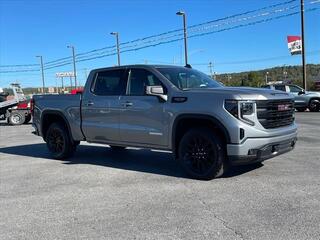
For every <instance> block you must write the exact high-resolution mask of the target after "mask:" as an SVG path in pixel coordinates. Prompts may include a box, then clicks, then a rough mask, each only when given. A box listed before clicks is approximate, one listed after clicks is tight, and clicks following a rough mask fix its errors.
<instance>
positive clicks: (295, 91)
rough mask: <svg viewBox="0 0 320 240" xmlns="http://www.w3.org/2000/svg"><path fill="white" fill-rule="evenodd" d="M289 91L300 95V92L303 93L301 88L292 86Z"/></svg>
mask: <svg viewBox="0 0 320 240" xmlns="http://www.w3.org/2000/svg"><path fill="white" fill-rule="evenodd" d="M289 90H290V92H291V93H299V92H301V91H302V89H300V88H299V87H297V86H291V85H289Z"/></svg>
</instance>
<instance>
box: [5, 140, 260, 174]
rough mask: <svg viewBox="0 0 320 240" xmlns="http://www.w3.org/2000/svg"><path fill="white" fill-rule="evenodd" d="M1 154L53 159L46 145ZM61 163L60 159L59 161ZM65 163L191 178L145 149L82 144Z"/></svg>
mask: <svg viewBox="0 0 320 240" xmlns="http://www.w3.org/2000/svg"><path fill="white" fill-rule="evenodd" d="M0 153H6V154H12V155H20V156H28V157H34V158H42V159H48V160H53V161H55V160H54V159H52V158H51V157H50V154H49V152H48V150H47V147H46V145H45V143H39V144H30V145H20V146H13V147H5V148H0ZM56 161H59V160H56ZM61 162H63V163H64V164H70V165H71V164H92V165H99V166H104V167H110V168H117V169H124V170H130V171H137V172H146V173H153V174H159V175H166V176H172V177H179V178H188V176H186V174H185V173H184V172H183V171H182V170H181V168H180V166H179V164H178V162H177V161H174V160H173V158H172V154H171V153H168V152H158V151H157V152H155V151H151V150H145V149H125V150H121V151H114V150H112V149H110V148H109V147H107V146H105V147H104V146H88V145H80V146H78V148H77V151H76V153H75V154H74V156H73V157H71V158H69V159H67V160H63V161H61ZM261 166H262V164H260V165H259V164H258V165H251V166H240V167H237V168H232V169H230V170H229V172H228V173H227V174H226V175H225V176H224V177H233V176H237V175H241V174H244V173H246V172H249V171H252V170H254V169H256V168H259V167H261Z"/></svg>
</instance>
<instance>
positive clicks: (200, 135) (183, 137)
mask: <svg viewBox="0 0 320 240" xmlns="http://www.w3.org/2000/svg"><path fill="white" fill-rule="evenodd" d="M33 101H34V102H33V106H34V108H33V126H34V128H35V131H34V133H35V134H36V135H39V136H42V137H43V139H44V141H45V142H46V143H47V147H48V149H49V151H50V152H51V154H52V156H53V158H56V159H65V158H68V157H70V156H71V155H72V154H73V152H74V151H75V149H76V147H77V145H78V144H79V143H80V141H87V142H91V143H103V144H108V145H110V146H111V148H112V149H113V150H121V149H124V148H126V147H129V146H132V147H140V148H152V149H164V150H171V151H172V152H173V156H174V158H176V159H177V160H178V161H179V162H180V164H181V166H182V167H183V169H184V170H185V171H186V172H187V173H188V174H189V175H190V176H191V177H193V178H197V179H212V178H215V177H218V176H221V175H222V174H223V173H224V172H225V171H226V169H227V166H229V165H240V164H251V163H256V162H261V161H264V160H266V159H268V158H272V157H275V156H277V155H280V154H283V153H285V152H288V151H290V150H292V149H293V148H294V146H295V143H296V140H297V126H296V124H295V121H294V107H293V104H294V102H293V97H292V96H291V95H290V94H288V93H285V92H278V91H272V90H267V89H257V88H235V87H223V86H222V85H221V84H219V83H218V82H217V81H215V80H213V79H211V78H210V77H208V76H207V75H206V74H204V73H201V72H199V71H197V70H194V69H192V68H190V67H177V66H161V65H131V66H121V67H112V68H102V69H95V70H93V71H91V73H90V75H89V77H88V79H87V82H86V85H85V87H84V89H83V93H82V94H75V95H71V94H69V95H37V96H35V97H34V98H33Z"/></svg>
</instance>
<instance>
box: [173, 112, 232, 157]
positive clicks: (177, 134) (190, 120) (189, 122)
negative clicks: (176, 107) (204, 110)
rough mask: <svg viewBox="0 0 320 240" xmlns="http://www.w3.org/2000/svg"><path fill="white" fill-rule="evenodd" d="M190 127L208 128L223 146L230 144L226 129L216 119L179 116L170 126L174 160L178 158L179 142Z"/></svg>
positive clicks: (200, 116) (196, 115)
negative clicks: (216, 134)
mask: <svg viewBox="0 0 320 240" xmlns="http://www.w3.org/2000/svg"><path fill="white" fill-rule="evenodd" d="M199 124H200V125H199ZM190 126H192V127H193V126H194V127H196V126H199V127H208V128H209V129H211V130H213V131H215V132H217V133H218V134H219V135H220V136H221V137H222V140H223V142H224V143H225V144H227V143H230V142H231V140H230V139H231V138H230V134H229V132H228V130H227V128H226V127H225V126H224V125H223V124H222V123H221V122H220V121H219V120H218V119H217V118H215V117H213V116H210V115H206V114H181V115H179V116H177V117H176V118H175V120H174V123H173V126H172V138H171V140H172V141H171V147H172V152H173V154H174V157H175V158H176V157H178V146H179V143H180V140H181V138H182V136H183V135H184V133H185V132H186V131H187V130H188V129H189V127H190Z"/></svg>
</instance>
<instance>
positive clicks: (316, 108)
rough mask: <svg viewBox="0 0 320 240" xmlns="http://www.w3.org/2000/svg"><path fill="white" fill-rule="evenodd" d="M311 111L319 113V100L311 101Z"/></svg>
mask: <svg viewBox="0 0 320 240" xmlns="http://www.w3.org/2000/svg"><path fill="white" fill-rule="evenodd" d="M309 110H310V112H319V110H320V102H319V100H317V99H314V100H310V103H309Z"/></svg>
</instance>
